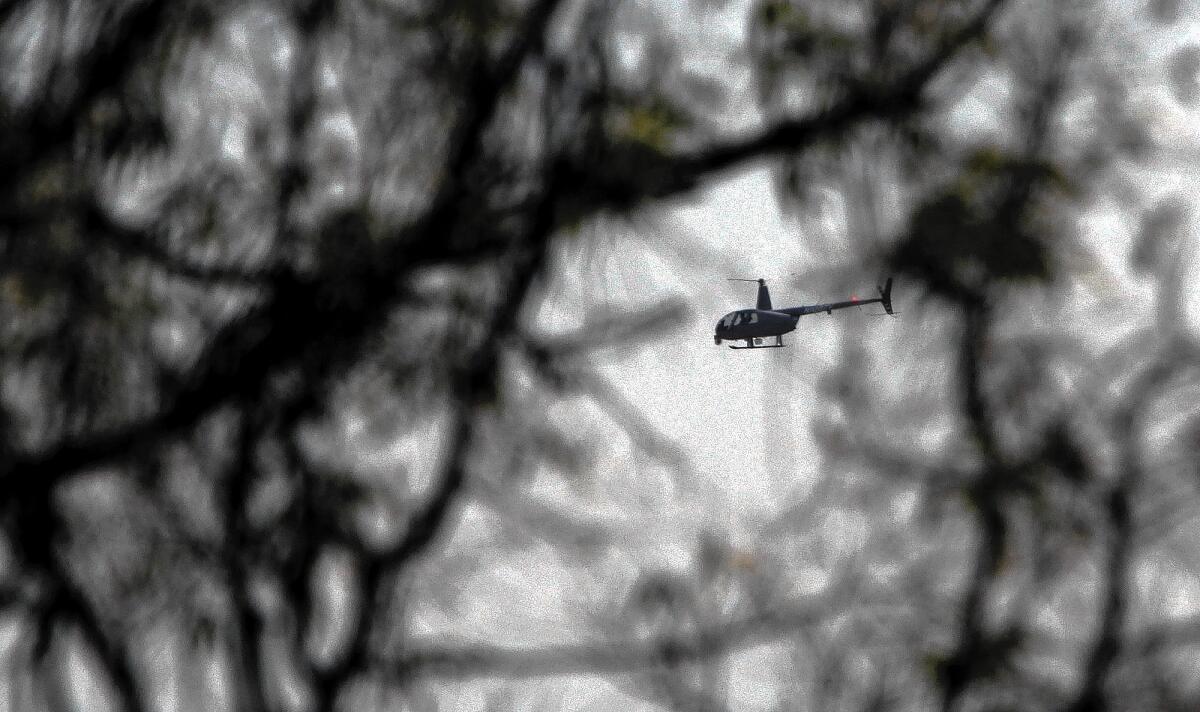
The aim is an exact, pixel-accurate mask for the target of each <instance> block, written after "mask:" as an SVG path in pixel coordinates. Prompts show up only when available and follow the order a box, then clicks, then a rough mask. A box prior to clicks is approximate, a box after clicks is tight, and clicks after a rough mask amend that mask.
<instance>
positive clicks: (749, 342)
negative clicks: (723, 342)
mask: <svg viewBox="0 0 1200 712" xmlns="http://www.w3.org/2000/svg"><path fill="white" fill-rule="evenodd" d="M739 341H745V342H746V345H745V346H734V345H733V344H730V345H729V348H731V349H738V350H739V351H740V350H741V349H779V348H783V347H784V346H786V345H787V344H785V343H783V337H782V336H776V337H775V343H773V344H764V343H761V342H762V341H764V339H761V338H758V339H739Z"/></svg>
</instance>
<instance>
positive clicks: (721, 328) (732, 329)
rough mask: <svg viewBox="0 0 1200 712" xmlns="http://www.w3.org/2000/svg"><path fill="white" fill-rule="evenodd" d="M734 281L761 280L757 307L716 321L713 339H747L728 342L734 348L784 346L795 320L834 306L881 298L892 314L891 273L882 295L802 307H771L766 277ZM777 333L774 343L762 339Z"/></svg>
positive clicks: (794, 325)
mask: <svg viewBox="0 0 1200 712" xmlns="http://www.w3.org/2000/svg"><path fill="white" fill-rule="evenodd" d="M731 281H734V282H758V304H757V305H756V306H755V308H754V309H742V310H739V311H735V312H729V313H728V314H726V315H725V316H723V317H721V320H720V321H718V322H717V327H716V331H715V333H714V335H713V340H714V341H716V342H717V344H720V343H721V342H722V341H745V342H746V345H745V346H734V345H733V344H730V345H729V348H731V349H765V348H779V347H780V346H783V345H784V344H783V335H784V334H786V333H788V332H789V331H792V330H793V329H795V328H796V322H798V321H800V317H802V316H804V315H805V314H819V313H820V312H825V313H827V314H832V313H833V310H834V309H845V308H847V307H861V306H862V305H864V304H874V303H876V302H878V303H879V304H882V305H883V310H884V311H885V312H887V313H888V314H889V315H891V316H895V312H893V311H892V278H891V277H888V280H887V282H885V283H884V285H883V286H882V287H878V289H879V296H878V297H873V298H871V299H859V298H857V297H851V298H850V300H849V301H845V302H830V303H828V304H811V305H809V306H803V307H788V308H787V309H773V308H771V293H770V292H769V291H767V282H766V280H764V279H733V280H731ZM772 336H773V337H775V343H773V344H772V343H763V341H764V340H765V339H769V338H771V337H772Z"/></svg>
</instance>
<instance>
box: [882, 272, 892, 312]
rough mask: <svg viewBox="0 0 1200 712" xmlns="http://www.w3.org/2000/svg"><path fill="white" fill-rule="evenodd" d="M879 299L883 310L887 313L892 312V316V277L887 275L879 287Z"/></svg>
mask: <svg viewBox="0 0 1200 712" xmlns="http://www.w3.org/2000/svg"><path fill="white" fill-rule="evenodd" d="M879 301H880V303H881V304H883V310H884V311H885V312H887V313H888V314H892V315H893V316H894V313H893V312H892V278H891V277H888V278H887V281H886V282H884V284H883V286H882V287H879Z"/></svg>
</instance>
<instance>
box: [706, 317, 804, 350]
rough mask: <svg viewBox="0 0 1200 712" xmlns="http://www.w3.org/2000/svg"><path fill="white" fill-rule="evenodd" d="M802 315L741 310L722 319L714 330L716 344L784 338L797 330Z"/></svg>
mask: <svg viewBox="0 0 1200 712" xmlns="http://www.w3.org/2000/svg"><path fill="white" fill-rule="evenodd" d="M799 319H800V315H798V314H797V315H792V314H785V313H784V312H779V311H771V310H766V309H739V310H738V311H735V312H729V313H728V314H726V315H725V316H723V317H721V320H720V321H718V322H717V325H716V327H715V328H714V330H713V339H714V340H715V341H716V343H718V344H719V343H721V342H722V341H736V340H739V339H759V338H766V337H770V336H782V335H784V334H786V333H788V332H789V331H792V330H794V329H795V328H796V322H797V321H799Z"/></svg>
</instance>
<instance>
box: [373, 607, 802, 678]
mask: <svg viewBox="0 0 1200 712" xmlns="http://www.w3.org/2000/svg"><path fill="white" fill-rule="evenodd" d="M822 610H823V606H821V605H812V606H801V607H796V608H794V609H792V610H778V611H773V612H767V613H763V614H760V615H756V616H750V617H747V618H744V619H742V620H737V621H732V622H729V623H725V624H722V625H719V626H714V627H711V628H707V629H703V630H700V631H699V632H697V633H696V634H695V635H691V636H686V637H663V638H657V639H652V640H625V641H613V642H608V643H600V644H583V645H555V646H547V647H544V648H537V649H520V648H507V647H500V646H471V647H466V646H464V647H439V646H421V645H415V646H412V647H410V648H409V650H408V652H406V653H405V654H404V655H402V656H401V657H399V658H397V659H395V660H392V661H389V663H388V665H389V666H390V667H392V668H393V669H395V670H396V674H397V676H398V677H400V678H402V679H403V678H410V677H415V676H418V675H420V676H426V677H432V678H440V679H467V678H481V677H507V678H533V677H554V676H559V675H579V674H595V675H613V674H624V673H637V672H643V671H646V670H647V669H654V668H656V667H657V666H659V665H661V664H662V661H663V658H664V653H666V654H667V656H668V657H669V659H670V660H671V661H672V662H673V663H676V664H678V663H692V662H701V661H705V660H712V659H713V658H717V657H720V656H722V655H727V654H729V653H732V652H735V651H737V650H740V649H742V648H748V647H753V646H755V645H759V644H761V643H765V642H770V641H774V640H780V639H785V638H788V637H790V636H791V635H793V634H795V633H796V632H797V631H799V630H800V629H803V628H805V627H807V626H810V625H813V624H814V623H816V622H817V621H818V620H819V617H820V616H819V613H820V611H822Z"/></svg>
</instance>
